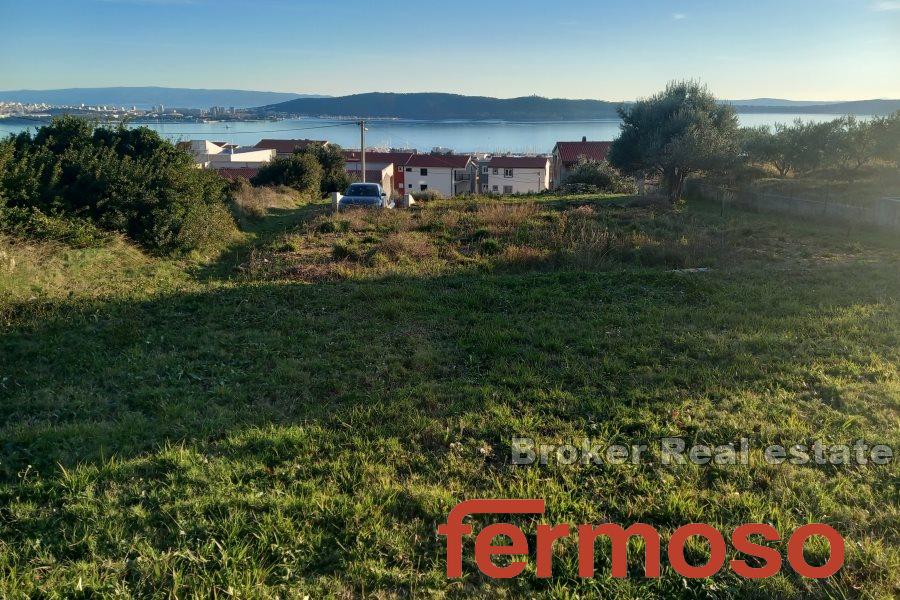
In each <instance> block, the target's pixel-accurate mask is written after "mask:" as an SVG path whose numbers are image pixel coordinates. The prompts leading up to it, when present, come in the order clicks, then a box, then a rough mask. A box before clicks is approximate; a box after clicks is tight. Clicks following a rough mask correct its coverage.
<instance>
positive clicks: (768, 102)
mask: <svg viewBox="0 0 900 600" xmlns="http://www.w3.org/2000/svg"><path fill="white" fill-rule="evenodd" d="M726 102H728V103H729V104H733V105H735V106H773V107H774V106H778V107H785V106H816V105H819V104H834V101H831V100H783V99H781V98H753V99H750V100H726Z"/></svg>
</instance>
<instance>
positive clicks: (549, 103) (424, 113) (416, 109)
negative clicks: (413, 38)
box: [259, 93, 620, 121]
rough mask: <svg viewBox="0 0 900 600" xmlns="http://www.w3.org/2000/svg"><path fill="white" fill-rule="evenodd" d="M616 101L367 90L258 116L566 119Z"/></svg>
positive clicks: (612, 107) (611, 114) (597, 112)
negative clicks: (369, 92) (393, 92)
mask: <svg viewBox="0 0 900 600" xmlns="http://www.w3.org/2000/svg"><path fill="white" fill-rule="evenodd" d="M619 105H620V103H618V102H605V101H602V100H563V99H552V98H541V97H539V96H527V97H524V98H509V99H499V98H488V97H485V96H460V95H457V94H439V93H423V94H392V93H371V94H356V95H353V96H342V97H339V98H301V99H298V100H290V101H288V102H282V103H279V104H270V105H267V106H262V107H260V108H259V111H260V112H261V113H263V114H295V115H307V116H324V115H330V116H354V117H366V118H378V117H393V118H399V119H420V120H455V119H459V120H485V121H486V120H500V121H557V120H559V121H566V120H569V121H571V120H579V119H604V118H611V119H612V118H616V117H617V116H618V115H617V114H616V108H617V107H618V106H619Z"/></svg>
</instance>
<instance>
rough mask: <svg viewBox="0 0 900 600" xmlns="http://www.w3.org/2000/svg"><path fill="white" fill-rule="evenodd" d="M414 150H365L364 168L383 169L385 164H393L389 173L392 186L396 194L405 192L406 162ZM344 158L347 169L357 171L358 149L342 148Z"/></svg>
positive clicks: (413, 153)
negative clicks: (391, 171) (390, 173)
mask: <svg viewBox="0 0 900 600" xmlns="http://www.w3.org/2000/svg"><path fill="white" fill-rule="evenodd" d="M415 154H416V152H415V151H414V150H408V151H407V150H404V151H397V152H395V151H391V152H377V151H370V150H366V170H367V171H369V170H371V169H383V168H384V167H385V166H387V165H393V173H392V175H391V181H392V187H391V188H388V189H393V190H394V192H396V193H397V194H404V193H407V190H406V185H405V183H406V177H405V175H406V163H408V162H409V159H410V158H412V157H413V155H415ZM344 158H345V159H346V161H347V170H348V171H359V162H360V160H359V150H344Z"/></svg>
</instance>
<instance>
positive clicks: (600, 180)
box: [562, 157, 635, 194]
mask: <svg viewBox="0 0 900 600" xmlns="http://www.w3.org/2000/svg"><path fill="white" fill-rule="evenodd" d="M562 189H563V191H565V192H566V193H569V194H593V193H598V192H611V193H615V194H633V193H634V192H635V187H634V182H633V181H632V180H631V179H628V178H626V177H623V176H622V174H621V173H619V172H618V171H617V170H616V169H614V168H613V167H612V166H610V165H609V163H607V162H605V161H604V162H601V161H596V160H588V159H586V158H584V157H582V158H581V159H580V160H579V161H578V164H577V165H576V166H575V167H574V168H573V169H572V171H570V172H569V175H568V176H567V177H566V179H565V181H564V182H563V186H562Z"/></svg>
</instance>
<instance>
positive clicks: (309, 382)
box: [0, 197, 900, 598]
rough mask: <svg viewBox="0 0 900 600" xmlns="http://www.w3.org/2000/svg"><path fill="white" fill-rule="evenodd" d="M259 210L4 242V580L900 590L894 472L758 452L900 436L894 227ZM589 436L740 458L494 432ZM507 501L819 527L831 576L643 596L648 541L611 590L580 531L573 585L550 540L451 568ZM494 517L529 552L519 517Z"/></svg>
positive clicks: (57, 585)
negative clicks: (517, 458) (539, 569)
mask: <svg viewBox="0 0 900 600" xmlns="http://www.w3.org/2000/svg"><path fill="white" fill-rule="evenodd" d="M257 212H259V211H257ZM247 223H249V224H248V225H247V227H246V229H247V232H246V233H245V234H244V236H243V238H242V240H241V241H240V243H238V244H237V245H235V246H234V247H233V248H232V249H231V250H230V251H228V252H227V253H225V254H223V255H222V256H219V257H214V258H211V259H201V258H199V257H193V258H191V259H179V260H175V259H160V258H151V257H148V256H146V255H144V254H142V253H141V252H139V251H138V250H136V249H135V248H134V247H133V246H131V245H129V244H127V243H126V242H124V241H114V242H111V243H110V244H108V245H107V246H105V247H103V248H99V249H86V250H71V249H67V248H65V247H61V246H54V245H51V244H29V243H26V242H23V241H21V240H13V239H10V238H6V239H3V240H2V241H0V328H2V329H0V332H2V338H0V597H4V598H27V597H48V598H50V597H84V598H87V597H107V596H114V595H117V594H118V595H119V596H139V597H178V598H191V597H198V598H207V597H222V598H224V597H239V598H268V597H281V598H290V597H298V598H303V597H306V596H309V597H310V598H318V597H357V596H358V597H369V596H372V597H379V598H394V597H400V598H403V597H433V596H444V595H446V596H450V597H462V596H469V595H476V596H486V597H509V598H521V597H526V596H530V595H543V596H548V597H555V598H575V597H601V596H602V597H607V598H654V597H655V598H668V597H683V598H707V597H734V598H744V597H758V598H780V597H784V598H793V597H831V598H856V597H866V598H888V597H892V596H894V595H896V594H898V593H900V492H898V483H900V469H898V467H897V464H896V463H893V464H891V465H888V466H874V465H867V466H821V465H807V466H793V465H781V466H776V465H769V464H766V463H765V462H764V461H763V460H762V457H761V450H760V449H761V448H762V447H764V446H765V445H767V444H772V443H780V444H784V445H790V444H794V443H809V442H811V441H813V440H825V441H828V442H830V443H853V442H854V441H855V440H857V439H865V440H868V441H870V442H872V443H884V444H889V445H891V446H893V447H894V448H895V449H896V448H898V447H900V368H898V365H900V311H898V308H900V306H898V301H900V242H898V240H897V239H896V238H891V237H889V236H886V235H884V236H883V235H879V234H874V233H866V232H862V231H848V230H847V229H846V228H843V229H841V228H832V227H829V226H818V225H811V224H802V223H799V224H798V223H791V222H788V221H784V220H779V219H776V218H773V217H766V216H762V215H756V214H749V213H739V212H734V213H729V214H726V215H724V216H723V215H721V214H720V213H719V212H718V209H717V208H716V207H713V206H711V205H705V204H702V203H688V204H687V205H686V206H685V207H682V208H679V209H678V210H674V211H673V210H671V209H669V208H667V207H660V206H654V205H632V203H631V202H630V201H629V200H628V199H623V198H602V197H598V198H574V199H556V198H542V199H540V200H522V201H510V202H508V203H501V202H498V201H496V200H485V201H481V202H474V201H443V202H436V203H433V204H428V205H425V206H420V207H418V209H417V210H413V211H394V212H385V213H374V212H369V213H359V212H352V213H347V214H340V215H329V214H328V211H327V207H326V206H324V205H309V206H304V207H300V208H296V209H293V208H275V209H271V210H269V211H268V214H267V215H266V216H263V217H261V218H256V219H252V220H248V221H247ZM695 267H698V268H699V267H706V268H709V269H710V270H708V271H701V272H690V271H688V272H685V271H680V272H679V270H682V269H691V268H695ZM585 436H587V437H590V438H592V439H594V440H598V441H604V442H609V443H618V442H621V443H626V444H630V443H636V442H638V441H649V440H654V439H656V438H660V437H664V436H683V437H687V438H689V439H690V440H695V441H696V442H697V443H709V444H712V445H718V444H724V443H728V442H731V441H735V440H738V439H740V438H742V437H747V438H749V439H750V440H751V447H752V448H753V450H752V452H751V464H750V465H747V466H743V465H738V466H711V465H710V466H663V465H660V464H658V462H657V463H656V464H640V465H630V464H629V465H602V466H596V465H590V466H580V465H573V466H564V465H549V466H546V467H536V466H532V467H514V466H512V465H511V464H510V443H511V439H512V438H513V437H534V438H539V439H540V440H544V441H546V442H548V443H553V442H556V443H564V442H566V441H569V440H574V439H580V438H582V437H585ZM502 497H512V498H531V497H533V498H544V499H546V501H547V507H548V512H547V515H546V517H545V521H546V522H548V523H554V524H555V523H564V522H568V523H572V524H580V523H597V524H599V523H603V522H609V521H611V522H617V523H622V524H628V523H632V522H638V521H641V522H646V523H650V524H652V525H654V526H655V527H657V528H658V529H659V530H660V532H661V533H662V534H663V537H664V538H666V537H667V536H668V535H669V534H670V533H671V532H672V530H674V529H675V528H677V527H678V526H680V525H682V524H685V523H690V522H706V523H710V524H713V525H714V526H716V527H717V528H718V529H720V530H721V531H724V532H726V537H727V535H728V534H730V531H731V530H732V529H733V528H734V527H735V526H737V525H739V524H741V523H745V522H767V523H772V524H773V525H775V526H776V527H777V528H778V530H779V531H781V532H782V533H789V532H791V531H793V530H794V529H795V528H796V527H798V526H800V525H802V524H805V523H808V522H824V523H828V524H830V525H832V526H833V527H835V528H836V529H837V530H838V531H840V532H841V534H842V535H843V536H844V537H845V538H846V539H847V562H846V565H845V567H844V568H843V569H842V570H841V572H840V573H839V574H838V575H836V576H835V577H833V578H831V579H827V580H822V581H818V580H803V579H800V578H798V577H797V576H796V575H795V574H793V572H792V571H791V570H790V568H789V567H787V566H785V568H784V570H783V571H782V573H781V574H780V575H778V576H776V577H774V578H771V579H767V580H759V581H749V580H744V579H741V578H739V577H737V576H736V575H734V574H733V573H732V572H731V571H729V570H727V569H725V570H723V571H722V572H721V573H720V574H718V575H716V576H715V577H713V578H711V579H709V580H687V579H683V578H681V577H680V576H678V575H677V574H676V573H674V572H673V571H672V569H671V568H668V566H667V565H666V562H665V559H664V571H663V576H662V577H661V578H660V579H656V580H648V579H644V578H642V576H641V574H642V572H643V569H642V564H641V563H642V559H641V553H640V552H638V548H636V547H635V548H632V550H633V551H634V559H633V560H632V561H631V572H632V573H633V577H630V578H628V579H624V580H616V579H612V578H611V577H609V561H608V552H604V546H603V544H602V543H598V549H597V557H598V561H597V571H598V576H597V577H596V578H594V579H590V580H582V579H579V578H578V577H577V559H576V552H575V543H574V541H573V540H568V541H563V542H561V543H559V544H557V552H556V554H557V556H556V559H555V566H554V572H555V577H554V578H553V579H550V580H539V579H537V578H536V577H535V576H534V561H533V560H532V561H530V564H529V567H528V569H527V570H526V573H524V574H523V575H522V576H521V577H519V578H518V579H515V580H511V581H505V582H498V581H492V580H489V579H487V578H484V577H483V576H481V575H479V574H478V571H477V568H476V567H475V565H474V564H473V561H472V541H471V538H469V540H468V542H467V546H466V551H465V555H464V556H465V563H464V570H465V573H466V575H465V576H464V578H463V579H461V580H453V581H448V580H447V579H446V577H445V573H444V570H445V552H444V539H443V538H439V537H438V536H436V534H435V530H436V526H437V524H438V523H441V522H443V521H444V520H445V519H446V516H447V513H448V511H449V510H450V508H452V507H453V506H454V505H455V504H456V503H458V502H460V501H462V500H464V499H469V498H502ZM512 521H513V522H516V523H518V524H519V525H521V526H522V527H523V529H524V530H525V531H526V532H529V537H530V539H532V540H533V536H532V535H531V533H533V531H534V524H535V520H534V519H531V518H527V517H521V518H513V519H512ZM776 546H777V547H778V548H780V549H781V550H782V554H784V544H776ZM532 547H533V544H532ZM690 550H691V553H692V555H693V556H695V558H696V556H698V555H702V554H703V547H701V546H691V547H690ZM823 552H824V551H823V548H822V546H821V545H816V544H814V543H810V544H809V545H808V546H807V554H808V557H809V560H810V562H811V563H814V564H815V563H817V562H821V561H822V560H824V556H823ZM732 554H733V553H732V552H731V551H730V550H729V557H731V556H732Z"/></svg>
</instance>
